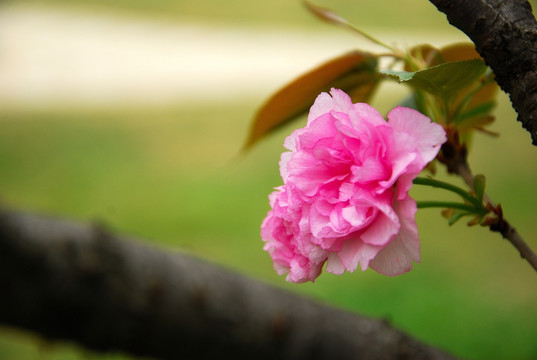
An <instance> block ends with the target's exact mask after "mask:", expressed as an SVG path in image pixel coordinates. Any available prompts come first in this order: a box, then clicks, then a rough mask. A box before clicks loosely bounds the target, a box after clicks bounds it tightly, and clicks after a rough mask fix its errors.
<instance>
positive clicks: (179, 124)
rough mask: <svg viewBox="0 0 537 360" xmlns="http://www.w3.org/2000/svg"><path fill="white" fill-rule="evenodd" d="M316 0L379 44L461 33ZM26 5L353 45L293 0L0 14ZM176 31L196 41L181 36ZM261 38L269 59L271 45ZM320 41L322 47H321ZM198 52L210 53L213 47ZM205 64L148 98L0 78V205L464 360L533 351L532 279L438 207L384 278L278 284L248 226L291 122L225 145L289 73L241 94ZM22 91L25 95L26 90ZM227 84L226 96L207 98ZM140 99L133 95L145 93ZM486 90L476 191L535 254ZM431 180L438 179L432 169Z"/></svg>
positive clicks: (519, 152) (262, 207)
mask: <svg viewBox="0 0 537 360" xmlns="http://www.w3.org/2000/svg"><path fill="white" fill-rule="evenodd" d="M316 4H318V5H323V6H329V7H330V8H332V9H335V10H337V11H338V12H339V13H340V14H343V15H344V16H345V17H346V18H347V19H349V20H350V21H351V22H352V23H353V24H355V25H357V26H358V27H359V28H361V29H363V30H365V31H367V32H369V33H371V34H372V35H375V36H377V35H381V36H382V40H384V41H386V42H391V41H392V39H404V40H403V43H401V44H400V45H401V46H406V45H411V44H417V43H421V42H423V41H431V42H432V44H433V45H439V44H438V43H436V42H435V40H436V39H438V41H441V42H442V43H445V41H446V39H447V40H449V39H453V41H458V40H461V39H464V36H462V35H461V34H460V33H459V32H458V31H457V30H456V29H453V28H451V27H450V26H449V24H448V23H447V21H446V20H445V17H444V16H443V15H442V14H440V13H438V12H437V11H436V9H435V8H434V6H432V5H431V4H430V3H429V2H428V1H425V0H423V1H416V0H398V1H392V0H376V1H374V2H373V1H350V0H339V1H330V2H329V1H328V0H324V1H320V0H319V1H317V2H316ZM40 11H44V12H46V13H47V14H50V13H54V12H59V13H64V12H65V11H68V13H67V14H77V15H76V16H82V17H81V18H82V19H83V16H86V15H87V16H89V17H92V18H95V17H96V18H97V19H99V17H100V16H101V17H102V16H105V17H107V19H116V18H117V19H118V21H121V22H125V21H127V22H133V23H135V24H137V25H136V26H140V27H141V28H143V26H144V24H146V23H151V24H153V25H154V23H155V22H158V23H161V24H165V26H166V27H169V28H172V29H173V28H174V27H175V26H181V25H182V24H185V23H188V24H196V25H197V26H199V28H200V29H209V30H210V31H212V32H214V36H215V37H218V34H220V33H221V32H222V31H227V30H229V29H233V31H234V32H236V35H237V37H236V41H237V45H236V46H237V48H241V47H243V48H248V47H249V46H251V45H253V44H254V43H256V42H257V41H259V40H258V39H266V37H263V36H267V34H269V35H270V34H273V33H275V34H285V33H286V32H290V33H293V34H301V35H300V36H303V39H304V42H307V43H299V44H296V47H295V48H294V51H296V53H293V54H291V55H289V54H283V53H282V56H283V55H286V56H287V58H284V60H285V59H289V58H290V57H293V56H295V55H297V56H300V53H301V52H302V51H304V52H308V51H310V52H311V51H313V53H315V54H317V56H318V59H329V58H330V57H332V56H334V55H335V54H334V53H333V52H331V51H333V50H334V49H333V48H330V46H329V45H330V44H324V43H322V41H325V42H327V41H328V42H330V41H332V40H330V39H343V40H342V44H344V45H345V44H346V43H348V49H349V50H350V49H352V48H353V47H355V45H354V41H356V43H357V44H358V43H359V41H361V40H359V39H356V38H354V37H353V36H352V35H349V34H346V33H344V32H343V31H342V30H338V29H333V28H331V27H329V26H327V25H325V24H321V23H319V22H318V21H317V20H315V19H313V18H312V17H311V16H310V15H309V14H307V12H306V11H305V10H304V9H303V8H302V6H301V4H300V2H299V1H289V0H271V1H264V2H261V1H248V0H228V1H226V2H219V1H216V0H206V1H194V0H182V1H171V0H157V1H149V0H146V1H144V0H132V1H127V0H106V1H105V0H102V1H90V0H76V1H75V0H69V1H61V0H48V1H30V0H22V1H21V0H18V1H16V2H15V1H11V2H10V1H8V2H4V3H3V4H2V5H1V6H0V17H2V19H9V16H13V14H16V16H19V18H20V19H24V16H23V17H20V16H21V14H25V13H26V12H31V13H32V14H36V13H39V12H40ZM153 25H151V26H153ZM1 34H2V33H1V32H0V35H1ZM321 34H322V35H321ZM8 35H9V34H7V35H6V34H5V33H4V38H3V40H4V41H5V40H6V39H7V40H10V38H8ZM131 35H132V34H131ZM392 35H393V38H392V37H391V36H392ZM185 36H186V37H189V36H191V37H192V38H193V40H195V38H194V37H195V36H196V34H195V33H192V34H185ZM271 39H273V38H271ZM440 39H442V40H440ZM284 40H285V39H284V38H282V41H284ZM204 41H205V40H204ZM334 41H336V42H337V41H339V40H334ZM360 44H361V43H360ZM121 45H122V44H121V43H118V44H117V46H118V47H121ZM178 45H180V44H179V43H178ZM209 45H210V44H209ZM325 45H327V46H328V47H326V46H325ZM266 46H267V48H269V47H270V51H271V52H273V53H274V56H275V57H276V58H278V56H279V55H278V49H279V47H278V42H277V41H274V42H271V43H270V44H267V45H266ZM317 46H318V50H316V49H317V48H316V47H317ZM209 47H210V46H209ZM325 48H328V49H330V51H328V52H327V53H326V54H324V53H323V49H325ZM285 49H287V48H285V47H283V46H282V51H284V50H285ZM311 49H313V50H311ZM58 51H59V52H61V49H58ZM195 51H196V49H192V52H195ZM219 51H221V50H219ZM230 51H232V49H230ZM144 55H145V54H139V56H140V57H143V56H144ZM200 56H201V55H200ZM203 56H208V55H203ZM210 56H212V57H213V60H214V61H215V64H216V63H218V61H219V58H220V57H221V56H226V54H225V53H221V52H220V53H215V54H211V55H210ZM227 59H228V60H226V61H227V63H229V64H230V69H229V71H232V72H233V71H234V72H236V75H237V79H242V77H241V76H240V75H241V74H240V73H241V71H243V70H241V68H240V67H239V68H236V67H231V63H232V62H230V61H231V60H229V58H227ZM129 60H130V59H125V61H126V62H128V61H129ZM200 60H201V59H200ZM242 60H244V59H242ZM251 61H252V62H253V61H256V60H255V59H254V58H252V60H251ZM316 62H317V58H316V59H315V60H312V61H311V62H307V63H305V64H304V66H303V67H300V68H301V69H302V70H307V69H308V68H309V67H311V65H312V64H314V63H316ZM41 65H42V64H41ZM222 65H223V64H221V63H220V64H219V66H220V67H222ZM280 65H281V64H280ZM2 66H3V60H2V58H1V57H0V68H1V67H2ZM96 66H97V65H96ZM200 66H201V65H200ZM215 66H216V65H215ZM283 66H285V61H284V62H283ZM295 66H296V65H295ZM224 68H225V64H224ZM206 70H207V74H206V77H207V78H208V81H209V84H211V85H210V89H209V87H208V88H207V92H208V93H210V94H211V95H210V96H207V97H204V96H203V91H198V92H197V93H196V92H195V91H193V94H190V97H189V98H188V99H184V98H181V96H180V95H177V96H176V97H175V98H174V94H173V93H172V94H171V95H170V96H169V97H167V98H165V99H164V100H161V101H149V100H148V101H140V100H139V99H138V100H132V99H131V100H129V99H127V100H124V99H123V100H122V101H117V102H115V101H114V100H113V99H114V98H112V100H110V99H108V100H109V101H104V102H99V101H88V102H85V101H83V100H80V99H78V100H77V101H71V100H69V101H68V100H66V101H65V102H62V101H61V99H60V101H58V100H57V99H56V100H55V101H47V100H46V98H45V100H44V101H41V102H40V101H36V100H35V97H32V96H28V97H26V98H25V97H24V96H21V97H18V98H17V97H10V94H11V93H13V92H11V93H10V91H11V90H10V89H8V88H4V94H5V96H4V99H2V98H0V125H1V127H2V131H0V174H1V176H0V201H1V202H2V204H4V205H9V206H12V207H15V208H21V209H27V210H31V211H37V212H41V213H46V214H54V215H59V216H62V217H68V218H72V219H76V220H82V221H95V220H97V221H101V222H105V223H107V224H108V225H109V226H110V227H111V228H112V229H114V230H115V231H117V232H118V233H120V234H126V235H132V236H136V237H141V238H145V239H147V240H148V241H150V242H152V243H154V244H155V245H157V246H160V247H163V248H167V249H181V250H184V251H187V252H190V253H193V254H195V255H198V256H200V257H203V258H205V259H209V260H210V261H213V262H215V263H217V264H221V265H223V266H225V267H228V268H232V269H234V270H237V271H239V272H241V273H243V274H247V275H249V276H252V277H256V278H259V279H262V280H263V281H266V282H268V283H271V284H274V285H276V286H279V287H284V288H286V289H289V290H291V291H295V292H299V293H302V294H306V295H307V296H310V297H313V298H315V299H318V300H319V301H323V302H327V303H330V304H334V305H336V306H339V307H342V308H345V309H349V310H351V311H355V312H358V313H361V314H366V315H369V316H373V317H378V318H384V319H387V320H388V321H390V322H391V323H392V324H393V325H395V326H396V327H398V328H400V329H402V330H404V331H407V332H409V333H411V334H413V335H414V336H415V337H417V338H419V339H421V340H423V341H425V342H428V343H430V344H433V345H436V346H439V347H441V348H444V349H446V350H448V351H450V352H452V353H453V354H455V355H457V356H460V357H463V358H471V359H507V358H508V359H534V358H537V301H536V299H537V274H535V272H534V271H533V270H532V269H531V267H530V266H529V265H528V264H527V263H526V262H524V261H523V260H521V259H520V256H519V255H518V253H517V252H516V251H515V249H514V248H513V247H512V246H510V245H509V244H508V243H507V242H506V241H505V240H502V239H501V238H500V236H498V235H497V234H491V233H489V232H488V231H487V230H486V229H483V228H467V227H466V226H465V224H464V222H461V223H458V224H456V225H454V226H452V227H448V225H447V223H446V221H445V220H444V219H443V218H442V217H441V216H440V215H439V211H437V210H421V211H420V212H419V213H418V225H419V228H420V236H421V242H422V263H421V264H417V265H416V266H415V268H414V270H412V271H411V272H410V273H408V274H405V275H402V276H399V277H395V278H389V277H384V276H381V275H378V274H377V273H375V272H374V271H371V270H369V271H366V272H360V271H358V272H356V273H354V274H345V275H342V276H334V275H331V274H323V275H322V276H321V277H320V278H319V279H318V280H317V281H316V282H315V283H314V284H301V285H295V284H288V283H286V282H285V281H284V278H283V277H278V276H277V275H275V273H274V271H273V270H272V263H271V260H270V257H269V256H268V255H267V254H266V253H264V252H263V251H262V242H261V240H260V237H259V226H260V223H261V221H262V219H263V217H264V216H265V214H266V212H267V210H268V200H267V195H268V194H269V193H270V192H271V191H272V188H273V187H275V186H277V185H279V184H280V183H281V179H280V177H279V173H278V160H279V156H280V153H281V151H282V142H283V139H284V138H285V136H287V134H288V133H289V132H290V131H291V130H292V129H293V128H294V127H296V126H299V125H300V124H302V123H303V122H300V121H299V122H297V123H295V124H292V126H287V127H285V128H282V129H281V130H279V131H278V132H277V133H276V134H274V135H273V136H271V137H269V138H267V139H266V140H264V141H262V142H261V143H260V144H259V145H258V146H256V147H255V148H254V149H253V150H252V151H250V152H249V153H246V154H241V153H240V149H241V145H242V143H243V141H244V140H245V137H246V134H247V131H248V128H249V124H250V121H251V119H252V116H253V115H254V114H255V111H256V108H257V107H259V106H260V104H262V102H263V101H264V100H265V99H266V97H268V96H269V95H270V94H271V92H272V91H274V90H275V89H276V88H277V86H276V85H274V84H283V83H285V81H286V80H289V79H290V78H289V77H288V76H289V75H288V74H282V76H281V77H278V78H276V79H273V82H270V81H269V82H267V81H265V82H262V81H260V82H259V84H257V85H256V87H255V91H253V90H252V91H245V93H244V94H239V95H236V94H235V93H233V91H232V89H233V88H236V87H238V88H239V89H240V86H241V84H240V83H239V82H240V81H239V80H237V83H234V82H230V81H227V82H221V81H216V80H215V81H213V82H212V83H211V82H210V80H211V79H212V78H211V76H214V74H213V73H212V70H214V69H211V68H208V69H206ZM139 71H140V72H142V73H143V72H144V71H147V69H144V68H140V69H139ZM0 74H1V70H0ZM297 74H298V73H297ZM232 75H233V73H232ZM96 76H98V75H96ZM226 79H227V78H226ZM23 80H24V79H23ZM23 80H20V81H23ZM120 80H121V79H120ZM202 80H203V79H200V82H201V81H202ZM1 81H2V79H1V77H0V82H1ZM17 81H19V80H17ZM203 81H207V79H205V80H203ZM241 81H242V80H241ZM5 84H6V83H4V85H5ZM15 84H16V85H20V84H19V83H18V82H16V81H15ZM47 84H48V83H46V84H45V86H52V85H53V82H52V83H50V84H48V85H47ZM185 86H186V85H185ZM249 86H250V85H249ZM140 87H141V89H142V90H143V85H140ZM245 88H246V89H250V88H249V87H245ZM30 90H31V89H30ZM30 90H28V91H27V92H26V93H29V94H30V95H31V93H32V92H31V91H30ZM104 90H106V89H104ZM187 90H188V89H187ZM13 91H14V90H13ZM228 92H231V94H232V95H231V96H227V97H226V96H222V97H219V96H215V94H217V95H218V94H219V93H222V94H223V95H225V94H226V93H228ZM234 94H235V95H234ZM404 94H405V89H404V88H403V87H401V86H398V85H395V84H387V85H386V86H383V88H381V89H380V91H379V92H378V93H377V96H376V97H375V99H374V100H373V105H374V106H376V107H377V108H379V109H380V110H381V112H383V113H385V112H387V111H388V110H389V109H390V108H391V107H393V106H394V105H396V104H397V102H398V101H399V100H400V98H401V97H402V96H404ZM153 95H154V94H150V90H148V94H147V96H148V98H151V97H152V96H153ZM168 95H169V94H168ZM97 97H98V96H97ZM6 99H7V100H6ZM21 99H22V100H21ZM499 99H500V101H499V105H498V108H497V111H496V115H497V121H496V123H495V124H494V125H493V127H492V129H493V130H494V131H498V132H499V133H501V136H500V137H499V138H493V137H489V136H485V135H482V134H477V135H476V136H475V138H474V143H473V145H474V147H473V149H472V152H471V156H470V161H471V164H472V166H473V169H474V172H475V173H483V174H485V175H486V176H487V179H488V186H487V189H488V190H487V191H488V193H489V195H490V196H491V198H492V199H493V200H495V201H497V202H500V203H501V204H502V206H503V208H504V211H505V214H506V217H507V218H508V219H509V220H511V222H512V223H513V224H514V225H515V226H516V227H517V229H518V230H519V232H520V233H521V234H522V235H523V237H524V238H525V239H526V240H527V241H528V242H529V243H530V245H531V246H532V247H533V248H534V249H537V224H536V221H535V220H536V214H537V212H536V211H535V209H534V208H533V205H534V204H535V203H537V192H536V191H535V189H534V187H535V184H537V166H536V164H537V149H536V148H535V147H533V146H532V145H531V142H530V138H529V135H528V134H527V133H526V132H525V131H524V130H523V129H522V128H521V126H520V125H519V123H517V122H516V121H515V119H516V115H515V113H514V112H513V110H512V109H511V107H510V104H509V101H508V99H507V96H505V94H503V93H502V94H500V97H499ZM440 176H441V177H443V178H449V177H448V176H447V175H446V174H444V173H443V172H442V171H440ZM450 180H451V181H454V182H458V183H460V182H459V181H458V180H457V179H451V178H450ZM413 195H414V197H415V198H417V199H422V200H428V199H432V198H433V197H434V198H437V197H438V195H437V193H435V192H431V191H429V190H423V189H414V190H413ZM442 196H443V195H442ZM0 296H1V294H0ZM108 358H114V359H116V358H127V357H125V356H123V355H120V354H106V355H99V354H93V353H91V352H88V351H85V350H83V349H80V348H78V347H76V346H74V345H71V344H63V343H56V342H50V341H46V340H44V339H40V338H39V337H37V336H34V335H31V334H28V333H25V332H21V331H18V330H14V329H9V328H0V359H108Z"/></svg>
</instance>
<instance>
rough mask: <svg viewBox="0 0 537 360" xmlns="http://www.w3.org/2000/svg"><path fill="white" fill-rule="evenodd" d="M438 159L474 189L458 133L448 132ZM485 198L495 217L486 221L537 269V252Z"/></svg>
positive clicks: (465, 154) (486, 196)
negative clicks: (536, 252)
mask: <svg viewBox="0 0 537 360" xmlns="http://www.w3.org/2000/svg"><path fill="white" fill-rule="evenodd" d="M438 159H439V160H440V161H441V162H442V163H443V164H445V165H446V168H447V170H448V172H449V173H451V174H456V175H458V176H460V177H461V178H462V179H463V180H464V182H465V183H466V185H467V186H468V188H470V189H473V187H474V186H473V182H474V175H473V173H472V170H471V169H470V165H469V164H468V158H467V151H466V146H465V145H464V144H461V143H460V141H459V138H458V134H457V133H456V132H455V133H450V132H448V141H447V142H445V143H444V145H442V152H441V154H440V155H439V157H438ZM483 200H484V202H485V204H486V206H487V208H488V209H489V210H491V211H492V212H493V213H494V214H495V217H494V218H491V219H489V221H487V222H486V223H485V225H486V226H488V227H489V229H490V230H491V231H493V232H499V233H500V234H501V235H502V237H503V238H504V239H506V240H508V241H509V242H510V243H511V244H512V245H513V246H514V247H515V248H516V249H517V250H518V252H519V253H520V256H521V257H522V258H523V259H526V261H527V262H528V263H529V264H530V265H531V266H532V267H533V268H534V269H535V271H537V254H535V253H534V252H533V250H532V249H531V248H530V247H529V246H528V244H527V243H526V242H525V241H524V239H523V238H522V236H520V234H519V233H518V231H517V230H516V229H515V228H514V227H513V226H512V225H511V224H510V223H509V222H508V221H507V220H505V218H504V217H503V210H502V208H501V206H499V205H495V204H494V202H493V201H492V200H491V199H490V197H489V196H488V195H487V194H486V193H485V194H484V196H483Z"/></svg>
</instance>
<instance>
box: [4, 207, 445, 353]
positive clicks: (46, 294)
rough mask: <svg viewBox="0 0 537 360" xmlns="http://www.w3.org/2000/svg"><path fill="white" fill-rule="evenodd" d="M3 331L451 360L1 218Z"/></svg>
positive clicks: (175, 348) (228, 280)
mask: <svg viewBox="0 0 537 360" xmlns="http://www.w3.org/2000/svg"><path fill="white" fill-rule="evenodd" d="M0 289H1V296H0V323H2V324H5V325H10V326H15V327H19V328H23V329H27V330H32V331H36V332H38V333H40V334H41V335H42V336H44V337H46V338H51V339H66V340H70V341H75V342H77V343H79V344H81V345H83V346H85V347H88V348H90V349H93V350H97V351H110V350H114V351H122V352H127V353H130V354H133V355H138V356H152V357H157V358H163V359H179V358H181V359H214V358H222V357H223V356H224V357H226V356H233V357H234V358H236V359H252V358H255V359H271V360H273V359H303V358H304V359H305V358H307V359H323V360H325V359H327V358H332V357H334V356H335V357H337V358H338V359H351V358H352V359H355V358H360V359H402V358H404V359H450V358H451V356H449V355H447V354H446V353H444V352H442V351H440V350H437V349H434V348H432V347H429V346H427V345H424V344H422V343H420V342H419V341H417V340H415V339H413V338H411V337H410V336H408V335H405V334H404V333H402V332H400V331H398V330H396V329H394V328H392V327H391V326H390V325H389V324H387V323H386V322H384V321H381V320H374V319H368V318H364V317H361V316H358V315H355V314H351V313H348V312H345V311H342V310H338V309H335V308H332V307H329V306H326V305H321V304H318V303H315V302H313V301H311V300H307V299H304V298H301V297H298V296H296V295H293V294H291V293H288V292H285V291H283V290H279V289H276V288H273V287H270V286H268V285H265V284H263V283H261V282H258V281H254V280H251V279H249V278H247V277H244V276H241V275H238V274H236V273H233V272H230V271H228V270H225V269H222V268H220V267H217V266H214V265H210V264H208V263H205V262H203V261H201V260H198V259H195V258H193V257H190V256H187V255H183V254H178V253H170V252H164V251H161V250H157V249H154V248H151V247H148V246H145V245H142V244H139V243H137V242H134V241H129V240H126V239H120V238H118V237H116V236H113V235H111V234H110V233H108V232H106V231H103V230H102V229H101V228H98V227H91V226H85V225H81V224H77V223H73V222H68V221H62V220H57V219H52V218H47V217H43V216H38V215H32V214H28V213H20V212H11V211H7V210H0Z"/></svg>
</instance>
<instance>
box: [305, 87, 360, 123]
mask: <svg viewBox="0 0 537 360" xmlns="http://www.w3.org/2000/svg"><path fill="white" fill-rule="evenodd" d="M330 95H332V96H330ZM330 95H329V94H327V93H325V92H323V93H321V94H320V95H319V96H317V99H315V103H314V104H313V106H312V107H311V108H310V112H309V114H308V125H309V124H310V123H311V122H312V121H313V120H315V119H316V118H318V117H319V116H321V115H324V114H328V113H330V112H331V111H336V112H343V113H347V112H348V111H349V109H350V108H351V107H352V100H351V98H350V96H349V95H347V94H346V93H345V92H344V91H342V90H339V89H334V88H332V90H330Z"/></svg>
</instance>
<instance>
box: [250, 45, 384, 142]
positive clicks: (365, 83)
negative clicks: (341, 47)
mask: <svg viewBox="0 0 537 360" xmlns="http://www.w3.org/2000/svg"><path fill="white" fill-rule="evenodd" d="M377 61H378V59H377V57H376V56H375V55H373V54H370V53H367V52H361V51H353V52H350V53H347V54H344V55H342V56H340V57H337V58H335V59H332V60H330V61H328V62H327V63H325V64H323V65H321V66H319V67H318V68H315V69H313V70H311V71H309V72H307V73H306V74H304V75H302V76H300V77H298V78H297V79H295V80H294V81H292V82H291V83H289V84H287V85H286V86H284V87H283V88H282V89H280V90H279V91H277V92H276V93H275V94H274V95H272V97H270V98H269V99H268V101H267V102H266V103H265V104H264V105H263V106H262V107H261V108H260V109H259V111H258V112H257V114H256V116H255V118H254V121H253V123H252V127H251V129H250V134H249V136H248V140H247V142H246V145H245V146H244V148H245V149H246V148H249V147H250V146H252V145H253V144H254V143H256V142H257V141H258V140H259V139H261V138H262V137H263V136H265V135H267V134H268V133H270V132H272V131H274V130H275V129H277V128H278V127H280V126H282V125H284V124H286V123H288V122H290V121H291V120H294V119H295V118H297V117H298V116H300V115H303V114H305V113H306V112H307V111H308V110H309V108H310V107H311V106H312V105H313V102H314V101H315V99H316V98H317V96H318V95H319V94H320V93H321V92H323V91H329V90H330V88H332V87H334V88H338V89H341V90H343V91H346V92H347V93H348V94H349V95H350V96H351V98H352V99H353V101H354V102H367V100H369V98H370V97H371V95H372V94H373V92H374V90H375V88H376V86H377V84H378V82H379V81H380V77H379V76H378V73H377V72H376V68H377Z"/></svg>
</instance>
